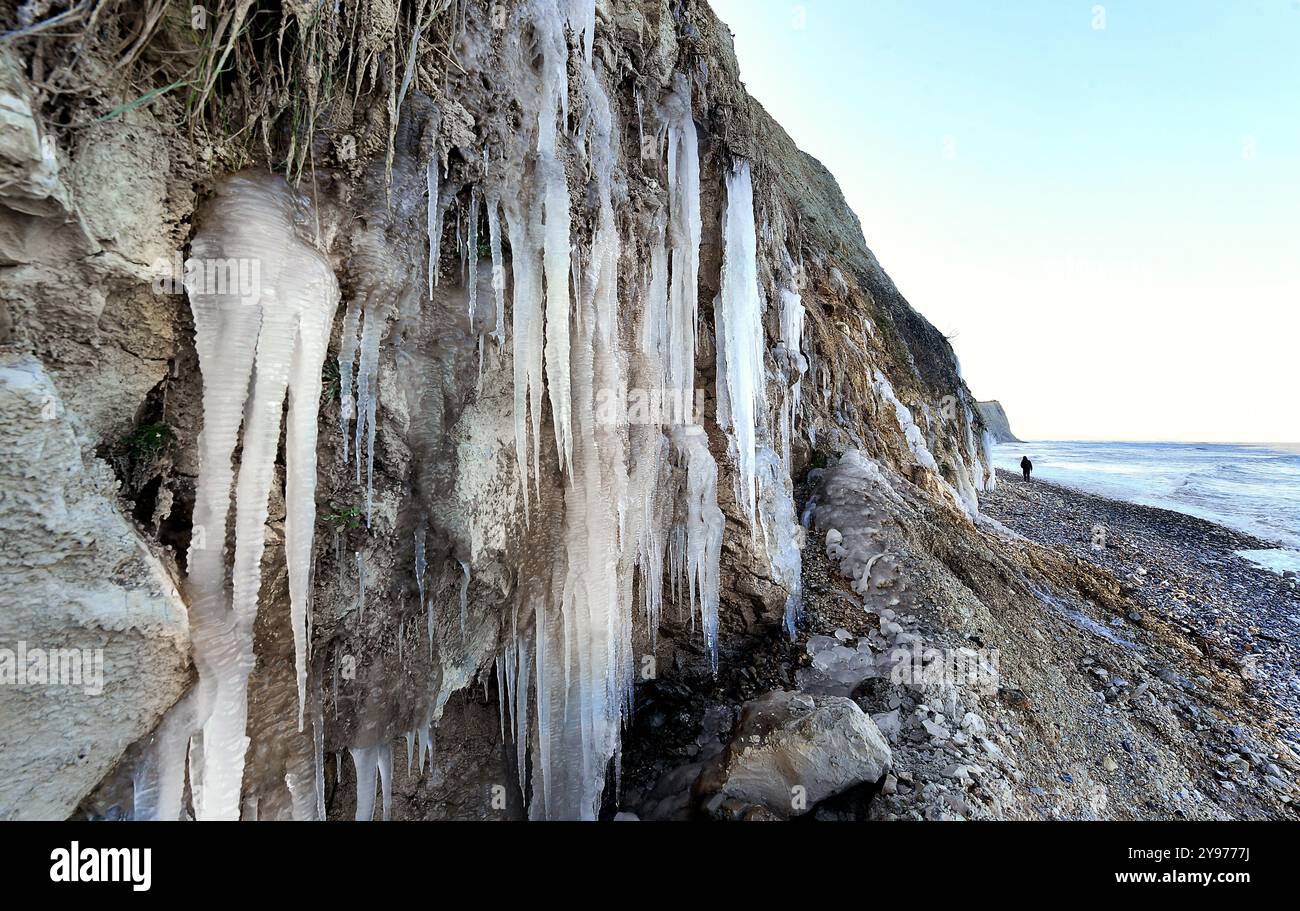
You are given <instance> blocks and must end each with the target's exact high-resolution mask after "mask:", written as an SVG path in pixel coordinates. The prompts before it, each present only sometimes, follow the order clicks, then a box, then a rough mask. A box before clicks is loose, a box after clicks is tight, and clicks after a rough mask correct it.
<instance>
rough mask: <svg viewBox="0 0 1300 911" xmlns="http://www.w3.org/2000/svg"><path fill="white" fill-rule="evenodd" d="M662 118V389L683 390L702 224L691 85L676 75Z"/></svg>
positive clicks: (690, 367)
mask: <svg viewBox="0 0 1300 911" xmlns="http://www.w3.org/2000/svg"><path fill="white" fill-rule="evenodd" d="M663 117H664V119H665V120H666V121H667V123H668V211H669V222H668V239H669V245H670V247H671V250H672V259H671V264H672V284H671V285H670V288H669V293H668V320H667V330H666V331H667V344H668V354H667V358H666V360H665V364H666V365H667V370H666V373H665V377H664V385H665V386H666V387H667V388H669V389H675V390H679V391H682V390H689V389H693V388H694V386H695V332H696V318H697V314H698V310H699V298H698V295H699V284H698V281H699V269H700V236H701V232H702V220H701V215H700V150H699V138H698V136H697V135H696V132H695V117H694V116H693V114H692V111H691V93H690V86H689V85H688V84H687V81H686V77H685V76H683V75H681V74H680V73H679V74H677V75H676V76H675V77H674V80H673V92H672V94H671V95H669V97H668V100H667V101H666V102H665V104H664V107H663Z"/></svg>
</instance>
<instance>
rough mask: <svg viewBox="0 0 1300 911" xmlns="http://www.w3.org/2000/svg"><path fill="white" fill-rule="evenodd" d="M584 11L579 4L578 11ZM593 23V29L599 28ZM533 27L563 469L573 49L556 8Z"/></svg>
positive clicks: (549, 372) (568, 424)
mask: <svg viewBox="0 0 1300 911" xmlns="http://www.w3.org/2000/svg"><path fill="white" fill-rule="evenodd" d="M578 6H581V2H580V0H575V8H576V7H578ZM594 25H595V22H594V19H593V21H592V23H591V26H592V27H593V28H594ZM534 26H535V27H536V29H537V33H538V42H539V44H540V47H541V52H542V98H541V107H540V109H539V110H538V114H537V167H538V172H539V175H540V179H541V181H542V186H543V214H544V222H543V228H542V231H543V234H542V259H543V266H544V270H545V273H546V388H547V392H548V394H549V397H550V400H551V417H552V421H553V423H554V425H555V446H556V449H558V450H559V454H560V467H561V468H562V469H565V470H568V469H569V468H570V467H571V466H570V462H571V460H572V457H573V440H572V438H571V432H572V423H573V405H572V402H571V401H570V389H569V233H570V229H571V225H570V215H569V183H568V178H567V177H566V176H565V173H564V163H563V162H561V161H560V159H559V157H558V155H557V152H556V133H557V130H556V120H557V118H558V117H559V116H560V114H561V111H562V110H563V112H564V113H565V116H566V119H567V108H568V97H569V77H568V61H569V49H568V45H567V44H566V42H565V38H564V20H563V18H562V17H561V15H560V11H559V9H558V8H557V7H555V6H554V5H553V4H552V3H550V2H547V0H542V2H541V3H539V4H538V5H537V15H536V18H535V20H534Z"/></svg>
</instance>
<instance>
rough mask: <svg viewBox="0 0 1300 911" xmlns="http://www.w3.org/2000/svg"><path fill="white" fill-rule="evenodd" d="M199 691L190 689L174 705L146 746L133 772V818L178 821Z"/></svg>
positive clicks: (183, 794)
mask: <svg viewBox="0 0 1300 911" xmlns="http://www.w3.org/2000/svg"><path fill="white" fill-rule="evenodd" d="M197 705H198V697H197V692H196V691H195V690H190V691H189V692H188V693H186V694H185V696H184V697H182V698H181V700H180V701H179V702H177V703H176V704H175V705H174V706H172V707H171V708H170V709H169V710H168V711H167V713H166V714H165V715H163V719H162V721H161V722H160V723H159V725H158V729H157V730H156V731H155V732H154V734H153V738H152V740H151V742H150V743H149V746H148V747H146V748H145V751H144V756H143V758H142V759H141V763H140V767H139V768H137V769H136V771H135V774H134V775H132V778H131V785H132V789H133V795H132V810H131V818H132V819H135V820H137V821H150V822H154V821H157V822H175V821H176V820H178V819H180V818H181V805H182V803H183V802H184V799H185V761H186V757H187V753H188V749H189V742H190V732H191V731H193V730H194V729H195V727H196V724H197V719H196V717H195V710H196V708H197Z"/></svg>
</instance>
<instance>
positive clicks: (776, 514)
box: [758, 446, 804, 640]
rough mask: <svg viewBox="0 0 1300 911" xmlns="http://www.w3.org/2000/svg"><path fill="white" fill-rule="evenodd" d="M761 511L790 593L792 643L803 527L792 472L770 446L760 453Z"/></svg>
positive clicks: (774, 563) (787, 618) (775, 568)
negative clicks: (798, 512)
mask: <svg viewBox="0 0 1300 911" xmlns="http://www.w3.org/2000/svg"><path fill="white" fill-rule="evenodd" d="M758 470H759V484H758V488H759V503H758V511H759V517H760V526H761V527H762V529H763V538H764V542H765V544H766V547H767V555H768V562H769V564H770V565H771V567H772V576H773V578H774V579H775V580H776V581H777V582H778V583H779V584H781V585H782V586H784V587H785V588H786V589H787V590H788V591H789V595H787V597H786V602H785V614H784V625H785V629H786V632H787V633H789V635H790V638H791V640H793V639H794V635H795V625H796V623H797V622H798V620H799V615H800V611H801V609H802V604H803V601H802V598H803V580H802V567H803V555H802V554H801V553H800V551H801V550H802V548H803V537H804V536H803V528H802V526H801V524H800V522H799V520H798V518H797V517H796V516H795V511H794V490H793V485H792V483H791V480H790V474H789V471H788V470H787V469H786V465H785V463H784V462H783V461H781V459H780V457H779V456H777V454H776V453H775V452H773V451H772V450H771V449H770V448H769V447H767V446H763V447H761V448H760V449H759V451H758Z"/></svg>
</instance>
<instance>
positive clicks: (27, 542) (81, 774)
mask: <svg viewBox="0 0 1300 911" xmlns="http://www.w3.org/2000/svg"><path fill="white" fill-rule="evenodd" d="M0 452H3V453H4V454H5V457H4V459H3V460H2V461H0V491H3V498H2V502H3V504H4V508H3V510H0V541H2V542H3V544H2V545H0V605H3V609H0V719H2V721H0V817H2V818H6V819H50V818H55V819H58V818H63V817H66V816H68V815H69V814H70V813H71V812H72V811H73V810H74V809H75V808H76V806H77V804H78V803H79V802H80V801H81V799H82V797H83V796H84V795H85V793H86V792H87V791H88V790H90V788H91V787H93V786H94V785H95V783H96V782H98V781H99V780H100V779H102V778H103V777H104V775H105V774H106V773H107V772H108V771H109V770H110V769H111V768H112V766H113V764H114V763H115V762H116V761H117V758H118V757H119V756H120V755H122V753H123V752H124V751H125V750H126V749H127V747H129V746H130V745H131V744H132V743H134V742H135V741H137V740H139V739H140V738H141V737H143V736H145V735H146V734H148V733H149V732H150V731H151V730H152V729H153V728H154V726H155V725H156V724H157V723H158V720H159V718H160V717H161V716H162V714H163V712H165V711H166V710H167V709H168V708H169V707H170V706H171V704H172V703H173V702H175V700H176V699H177V698H178V697H179V696H180V695H181V693H183V692H184V691H185V688H186V686H188V684H189V682H190V661H189V628H188V624H187V622H186V614H185V604H184V602H183V601H182V600H181V597H180V594H179V593H178V591H177V589H176V584H175V582H174V581H173V579H172V577H171V575H170V573H169V572H168V571H167V570H166V569H165V568H164V566H163V564H162V563H161V561H160V560H159V559H158V557H157V556H156V555H155V554H153V553H152V552H151V551H150V548H149V546H148V545H147V544H146V542H145V541H144V540H143V539H142V537H141V535H140V534H139V533H138V531H137V530H136V529H135V528H134V527H133V526H132V524H131V522H130V521H129V520H128V519H127V518H126V517H125V516H123V515H122V512H121V510H120V508H119V505H118V500H117V491H116V487H117V482H116V480H115V479H114V478H113V475H112V472H111V471H110V470H109V468H108V466H106V465H105V464H103V463H102V462H99V461H98V460H95V459H93V458H91V459H86V458H84V457H83V455H82V452H81V449H80V447H79V446H78V445H77V440H76V437H75V434H74V433H73V429H72V426H71V423H70V421H69V418H68V412H67V409H66V407H65V405H64V403H63V401H62V399H61V398H60V397H59V395H58V393H57V391H56V389H55V387H54V384H53V383H52V382H51V381H50V378H49V377H48V376H47V375H46V374H45V372H44V370H43V369H42V367H41V365H40V363H39V362H38V361H36V360H35V359H34V358H30V357H25V356H13V355H0Z"/></svg>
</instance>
